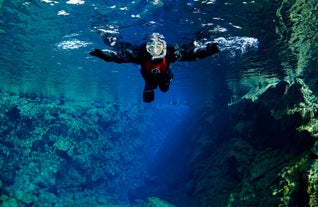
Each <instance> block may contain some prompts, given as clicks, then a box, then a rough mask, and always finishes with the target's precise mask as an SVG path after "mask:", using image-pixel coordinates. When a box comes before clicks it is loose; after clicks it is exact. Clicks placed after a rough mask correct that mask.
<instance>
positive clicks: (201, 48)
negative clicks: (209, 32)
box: [175, 41, 220, 61]
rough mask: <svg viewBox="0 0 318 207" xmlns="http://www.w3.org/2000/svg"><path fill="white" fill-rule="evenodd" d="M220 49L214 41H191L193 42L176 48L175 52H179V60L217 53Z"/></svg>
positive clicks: (199, 57)
mask: <svg viewBox="0 0 318 207" xmlns="http://www.w3.org/2000/svg"><path fill="white" fill-rule="evenodd" d="M219 52H220V49H219V47H218V43H215V42H206V43H199V42H196V41H195V42H193V44H188V45H181V47H179V48H177V49H176V51H175V53H179V59H178V60H180V61H193V60H197V59H203V58H206V57H209V56H211V55H214V54H216V53H219Z"/></svg>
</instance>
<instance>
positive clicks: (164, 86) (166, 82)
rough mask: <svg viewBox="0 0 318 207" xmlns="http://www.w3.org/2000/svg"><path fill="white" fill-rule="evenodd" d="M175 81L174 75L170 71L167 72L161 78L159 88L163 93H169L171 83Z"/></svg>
mask: <svg viewBox="0 0 318 207" xmlns="http://www.w3.org/2000/svg"><path fill="white" fill-rule="evenodd" d="M172 79H173V73H172V71H171V70H170V69H168V70H167V71H166V73H165V74H164V75H163V77H162V78H161V81H160V82H159V88H160V90H161V91H162V92H164V93H165V92H167V91H168V90H169V87H170V83H171V81H172Z"/></svg>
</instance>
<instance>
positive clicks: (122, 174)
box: [0, 92, 169, 207]
mask: <svg viewBox="0 0 318 207" xmlns="http://www.w3.org/2000/svg"><path fill="white" fill-rule="evenodd" d="M0 96H1V99H0V100H1V101H0V111H1V113H0V137H1V139H0V169H1V171H0V193H1V194H0V205H1V206H10V207H15V206H41V207H43V206H126V205H124V204H121V205H120V203H121V202H122V201H123V200H124V198H126V199H127V193H128V191H129V188H130V187H131V186H134V185H138V184H139V183H140V182H142V181H143V179H144V176H146V174H145V172H144V168H143V167H142V165H143V162H144V160H145V157H144V154H143V150H145V148H146V146H147V143H148V140H149V139H143V137H145V136H144V134H143V133H144V132H145V128H146V127H147V124H140V123H142V122H143V121H144V120H145V119H147V117H146V116H143V117H141V115H140V113H139V112H138V109H137V108H133V107H132V108H130V110H129V113H127V109H121V108H119V107H118V106H117V105H115V104H111V103H109V104H106V105H98V104H96V103H83V102H76V103H74V102H63V101H60V100H49V99H40V98H27V97H20V96H18V95H14V94H8V93H5V92H1V93H0ZM136 120H139V123H138V124H136V125H133V126H132V125H131V124H132V123H137V122H136ZM150 202H157V203H159V202H160V200H158V199H155V198H154V199H150V200H149V201H147V202H145V204H144V205H145V206H147V203H150ZM162 203H164V202H163V201H162ZM115 204H116V205H115ZM148 206H156V205H148ZM161 206H165V205H161ZM166 206H169V205H166Z"/></svg>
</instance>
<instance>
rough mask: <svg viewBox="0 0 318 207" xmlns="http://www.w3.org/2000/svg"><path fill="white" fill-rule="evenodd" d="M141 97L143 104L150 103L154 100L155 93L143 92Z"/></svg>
mask: <svg viewBox="0 0 318 207" xmlns="http://www.w3.org/2000/svg"><path fill="white" fill-rule="evenodd" d="M142 97H143V100H144V102H146V103H150V102H152V101H154V100H155V92H154V90H144V92H143V94H142Z"/></svg>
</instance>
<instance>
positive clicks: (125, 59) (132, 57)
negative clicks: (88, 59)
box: [89, 48, 140, 63]
mask: <svg viewBox="0 0 318 207" xmlns="http://www.w3.org/2000/svg"><path fill="white" fill-rule="evenodd" d="M89 54H90V55H91V56H96V57H98V58H100V59H102V60H105V61H107V62H115V63H138V62H139V59H140V58H139V55H138V51H137V50H132V49H131V48H127V49H124V50H118V51H114V50H100V49H94V50H93V51H91V52H90V53H89Z"/></svg>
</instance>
